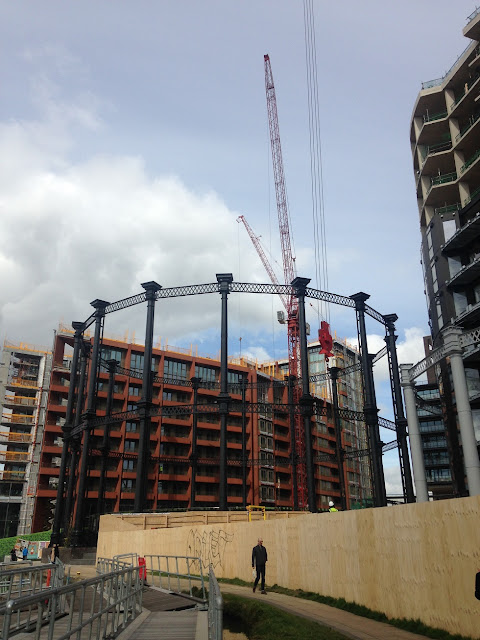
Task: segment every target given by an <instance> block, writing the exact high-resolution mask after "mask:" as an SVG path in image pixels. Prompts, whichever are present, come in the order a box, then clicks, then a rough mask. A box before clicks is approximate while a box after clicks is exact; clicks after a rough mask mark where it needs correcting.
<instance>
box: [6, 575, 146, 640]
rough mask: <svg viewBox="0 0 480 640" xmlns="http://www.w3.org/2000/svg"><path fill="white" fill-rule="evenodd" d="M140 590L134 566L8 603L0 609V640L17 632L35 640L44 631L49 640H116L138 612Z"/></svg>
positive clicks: (11, 600) (25, 596) (140, 601)
mask: <svg viewBox="0 0 480 640" xmlns="http://www.w3.org/2000/svg"><path fill="white" fill-rule="evenodd" d="M47 566H49V565H47ZM142 587H143V582H142V581H141V580H140V579H139V571H138V567H134V566H129V567H128V568H125V569H121V570H118V571H114V572H110V573H106V574H103V575H99V576H97V577H95V578H90V579H88V580H82V581H80V582H76V583H71V584H68V585H65V586H60V587H53V588H48V589H44V590H43V591H41V592H39V593H35V594H32V595H24V596H19V597H16V598H12V599H10V600H8V602H7V603H6V604H5V605H4V606H3V607H2V608H1V609H0V615H1V616H2V623H3V634H2V640H9V639H10V638H12V637H14V635H15V634H16V633H18V631H19V630H21V629H24V630H25V631H27V632H30V633H31V634H32V635H31V638H32V640H39V639H40V634H41V632H42V629H45V626H47V629H48V630H47V632H46V633H47V634H48V635H47V637H48V638H57V637H61V638H62V639H64V640H69V639H70V638H80V637H81V638H82V640H92V639H93V638H96V639H98V638H107V637H115V636H116V635H117V634H118V633H120V632H121V631H123V629H125V628H126V627H127V626H128V625H129V624H130V622H132V621H133V620H134V619H135V618H136V617H137V616H138V615H139V614H140V613H141V611H142ZM19 624H20V626H19ZM60 626H61V628H60Z"/></svg>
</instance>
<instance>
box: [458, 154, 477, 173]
mask: <svg viewBox="0 0 480 640" xmlns="http://www.w3.org/2000/svg"><path fill="white" fill-rule="evenodd" d="M479 157H480V149H477V151H475V153H474V154H473V156H472V157H471V158H470V159H469V160H467V161H466V162H465V164H463V165H462V166H461V167H460V173H464V172H465V171H466V170H467V169H468V167H470V166H471V165H472V164H473V163H474V162H475V160H477V159H478V158H479Z"/></svg>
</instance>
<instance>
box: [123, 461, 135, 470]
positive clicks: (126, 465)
mask: <svg viewBox="0 0 480 640" xmlns="http://www.w3.org/2000/svg"><path fill="white" fill-rule="evenodd" d="M123 470H124V471H135V460H124V461H123Z"/></svg>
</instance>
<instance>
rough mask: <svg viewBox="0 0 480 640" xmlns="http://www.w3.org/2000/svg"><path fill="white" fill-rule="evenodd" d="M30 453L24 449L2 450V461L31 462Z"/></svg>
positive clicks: (0, 457) (0, 458)
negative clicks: (23, 450)
mask: <svg viewBox="0 0 480 640" xmlns="http://www.w3.org/2000/svg"><path fill="white" fill-rule="evenodd" d="M29 461H30V455H29V453H28V452H22V451H0V462H29Z"/></svg>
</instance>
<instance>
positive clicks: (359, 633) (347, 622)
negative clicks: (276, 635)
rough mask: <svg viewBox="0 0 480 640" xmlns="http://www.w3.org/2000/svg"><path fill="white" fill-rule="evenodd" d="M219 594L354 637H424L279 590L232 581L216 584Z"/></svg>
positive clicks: (382, 639) (368, 639) (413, 639)
mask: <svg viewBox="0 0 480 640" xmlns="http://www.w3.org/2000/svg"><path fill="white" fill-rule="evenodd" d="M220 589H221V591H222V593H233V594H235V595H238V596H242V597H243V598H251V599H252V600H257V599H260V600H261V601H262V602H264V603H267V604H271V605H273V606H274V607H278V608H279V609H283V610H284V611H288V613H293V614H295V615H297V616H302V617H303V618H308V619H309V620H313V621H314V622H318V623H319V624H323V625H325V626H326V627H330V628H331V629H335V630H336V631H339V632H340V633H343V635H345V636H346V637H347V638H353V639H354V640H387V639H388V640H425V636H420V635H418V634H416V633H410V632H409V631H403V629H397V628H396V627H392V626H391V625H389V624H385V623H384V622H377V621H376V620H370V619H369V618H363V617H361V616H356V615H354V614H353V613H349V612H348V611H342V610H341V609H336V608H335V607H329V606H328V605H326V604H321V603H320V602H313V601H311V600H303V599H302V598H294V597H293V596H285V595H283V594H281V593H274V592H268V593H267V595H266V596H265V595H262V594H261V593H259V592H258V591H257V593H252V589H251V587H238V586H236V585H233V584H225V583H223V582H222V583H220Z"/></svg>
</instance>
